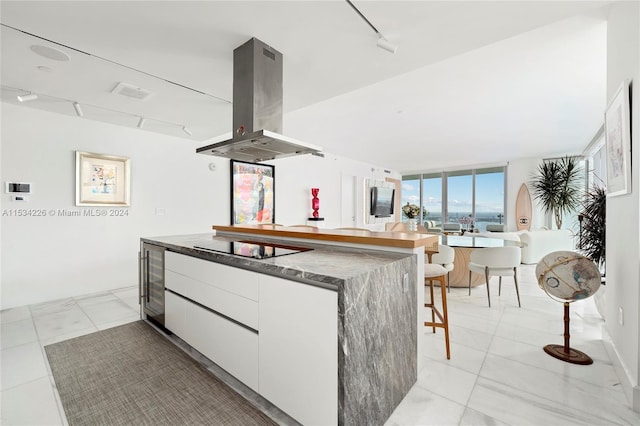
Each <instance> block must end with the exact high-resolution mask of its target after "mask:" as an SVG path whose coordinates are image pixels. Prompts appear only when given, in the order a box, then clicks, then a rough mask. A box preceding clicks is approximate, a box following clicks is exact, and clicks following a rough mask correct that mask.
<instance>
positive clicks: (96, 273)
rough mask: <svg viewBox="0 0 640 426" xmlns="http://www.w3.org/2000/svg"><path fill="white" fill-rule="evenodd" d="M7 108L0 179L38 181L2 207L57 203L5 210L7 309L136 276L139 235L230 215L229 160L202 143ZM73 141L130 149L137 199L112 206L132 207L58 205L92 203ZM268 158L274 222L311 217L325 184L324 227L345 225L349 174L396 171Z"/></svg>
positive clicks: (119, 151) (100, 148) (181, 229)
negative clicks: (81, 192) (81, 195)
mask: <svg viewBox="0 0 640 426" xmlns="http://www.w3.org/2000/svg"><path fill="white" fill-rule="evenodd" d="M1 114H2V115H1V121H2V133H1V142H2V150H1V154H2V155H1V166H2V167H1V169H0V172H1V174H0V177H1V182H2V184H3V185H4V182H6V181H14V182H15V181H18V182H31V183H32V184H33V187H34V193H33V195H31V196H30V201H29V202H27V203H19V202H15V201H9V196H8V195H7V194H4V193H3V194H0V200H1V209H2V211H3V212H9V211H11V210H12V209H34V210H44V211H46V212H47V213H48V212H49V211H51V210H54V211H56V214H54V215H51V214H49V213H48V214H47V216H46V217H16V216H8V215H3V216H2V218H1V222H0V223H1V227H2V228H1V229H2V235H1V244H0V250H1V252H2V258H1V262H0V263H1V268H0V270H1V289H2V301H1V308H2V309H6V308H10V307H15V306H20V305H25V304H31V303H39V302H44V301H49V300H54V299H59V298H64V297H71V296H77V295H82V294H88V293H93V292H99V291H106V290H109V289H115V288H120V287H125V286H130V285H135V284H136V283H137V254H138V249H139V239H140V237H151V236H159V235H173V234H189V233H207V232H211V226H212V225H214V224H229V223H230V212H229V208H230V201H229V190H230V188H229V173H230V171H229V160H226V159H223V158H218V157H211V156H207V155H198V154H196V153H195V149H196V148H197V147H199V146H202V145H206V143H203V142H193V141H189V140H186V139H181V138H174V137H168V136H163V135H158V134H156V133H151V132H146V131H143V130H138V129H129V128H125V127H119V126H114V125H110V124H105V123H101V122H96V121H90V120H86V119H81V118H77V117H69V116H64V115H59V114H54V113H48V112H44V111H39V110H35V109H32V108H27V107H23V106H14V105H9V104H2V111H1ZM76 150H79V151H88V152H96V153H103V154H112V155H119V156H126V157H130V158H131V175H132V176H131V186H132V188H131V192H132V195H131V207H129V208H120V207H118V208H116V209H117V210H121V209H124V210H126V211H127V212H128V216H125V217H68V216H61V215H58V214H57V211H58V210H68V211H80V212H81V213H82V212H83V211H85V210H89V209H91V208H90V207H76V206H75V205H74V203H75V157H74V152H75V151H76ZM209 163H215V164H216V170H215V171H213V172H212V171H210V170H209V167H208V165H209ZM272 163H273V164H275V166H276V168H275V169H276V172H275V173H276V212H275V214H276V221H277V222H278V223H282V224H287V225H291V224H299V223H305V222H306V220H307V218H308V217H309V216H311V212H312V210H311V193H310V188H311V187H319V188H320V213H321V216H323V217H325V218H326V220H325V226H327V227H339V226H342V225H341V208H342V199H341V181H342V176H343V175H347V176H351V177H352V178H353V179H354V181H356V182H363V181H364V179H366V178H382V179H384V177H387V176H389V177H396V178H397V177H399V175H398V174H397V173H396V174H388V173H384V171H383V170H382V169H380V168H377V167H372V166H371V165H368V164H365V163H361V162H358V161H353V160H348V159H345V158H340V157H336V156H332V155H330V154H327V155H326V156H325V158H321V157H315V156H310V155H305V156H300V157H293V158H287V159H282V160H277V161H273V162H272ZM362 193H363V189H359V190H358V193H357V194H356V196H357V197H361V196H362ZM357 208H359V209H362V208H364V206H363V203H362V202H359V203H357ZM156 209H164V215H157V214H156ZM7 214H9V213H7ZM345 226H346V225H345Z"/></svg>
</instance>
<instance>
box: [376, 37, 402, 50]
mask: <svg viewBox="0 0 640 426" xmlns="http://www.w3.org/2000/svg"><path fill="white" fill-rule="evenodd" d="M377 46H378V47H379V48H380V49H384V50H386V51H387V52H391V53H396V50H397V49H398V47H397V46H396V45H394V44H391V43H390V42H389V40H387V39H386V38H384V37H380V38H379V39H378V43H377Z"/></svg>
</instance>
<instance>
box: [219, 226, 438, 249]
mask: <svg viewBox="0 0 640 426" xmlns="http://www.w3.org/2000/svg"><path fill="white" fill-rule="evenodd" d="M212 228H213V229H214V230H215V231H216V232H220V233H240V234H250V235H260V236H267V237H285V238H301V239H306V240H317V241H332V242H342V243H350V244H367V245H372V246H385V247H396V248H407V249H413V248H416V247H427V248H431V247H436V248H437V246H438V236H437V235H435V234H420V233H417V232H389V231H385V232H375V231H358V230H346V229H324V228H305V227H295V226H281V225H269V224H266V225H232V226H228V225H227V226H224V225H213V226H212Z"/></svg>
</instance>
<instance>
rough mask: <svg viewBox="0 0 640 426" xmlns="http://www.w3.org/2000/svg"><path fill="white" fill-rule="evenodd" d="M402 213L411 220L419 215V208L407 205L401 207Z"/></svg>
mask: <svg viewBox="0 0 640 426" xmlns="http://www.w3.org/2000/svg"><path fill="white" fill-rule="evenodd" d="M402 213H404V215H405V216H407V217H408V218H409V219H413V218H414V217H417V216H418V215H419V214H420V207H418V206H416V205H415V204H409V203H407V204H405V205H404V206H402Z"/></svg>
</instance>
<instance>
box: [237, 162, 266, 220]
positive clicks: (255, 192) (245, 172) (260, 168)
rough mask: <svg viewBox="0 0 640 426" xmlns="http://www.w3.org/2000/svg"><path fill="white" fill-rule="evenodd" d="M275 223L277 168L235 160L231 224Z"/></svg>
mask: <svg viewBox="0 0 640 426" xmlns="http://www.w3.org/2000/svg"><path fill="white" fill-rule="evenodd" d="M274 220H275V167H274V166H271V165H268V164H254V163H246V162H244V161H237V160H231V224H232V225H239V224H244V225H257V224H261V223H274Z"/></svg>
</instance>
